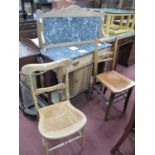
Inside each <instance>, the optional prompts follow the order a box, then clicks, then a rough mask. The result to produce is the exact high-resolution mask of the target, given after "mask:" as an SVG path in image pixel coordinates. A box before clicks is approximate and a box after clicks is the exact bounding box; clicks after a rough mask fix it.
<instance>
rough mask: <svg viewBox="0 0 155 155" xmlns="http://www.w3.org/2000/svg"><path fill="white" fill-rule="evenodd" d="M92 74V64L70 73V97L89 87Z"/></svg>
mask: <svg viewBox="0 0 155 155" xmlns="http://www.w3.org/2000/svg"><path fill="white" fill-rule="evenodd" d="M91 76H92V65H89V66H86V67H84V68H81V69H79V70H76V71H73V72H71V73H70V74H69V89H70V97H74V96H76V95H78V94H79V93H81V92H84V91H85V90H88V89H89V84H90V80H91Z"/></svg>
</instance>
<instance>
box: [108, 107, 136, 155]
mask: <svg viewBox="0 0 155 155" xmlns="http://www.w3.org/2000/svg"><path fill="white" fill-rule="evenodd" d="M134 122H135V105H134V106H133V109H132V113H131V117H130V120H129V122H128V124H127V127H126V128H125V130H124V133H123V135H122V136H121V137H120V139H119V140H118V142H117V143H116V144H115V145H114V146H113V148H112V150H111V153H113V154H114V153H115V152H116V151H119V147H120V146H121V145H122V143H123V142H124V141H125V140H126V138H127V136H128V135H129V134H130V132H131V131H132V128H133V125H134Z"/></svg>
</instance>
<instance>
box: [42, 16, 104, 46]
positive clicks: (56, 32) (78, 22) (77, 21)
mask: <svg viewBox="0 0 155 155" xmlns="http://www.w3.org/2000/svg"><path fill="white" fill-rule="evenodd" d="M43 25H44V38H45V43H46V44H58V43H66V42H80V41H86V40H95V39H96V38H98V37H99V33H100V30H101V26H102V20H101V17H46V18H44V20H43Z"/></svg>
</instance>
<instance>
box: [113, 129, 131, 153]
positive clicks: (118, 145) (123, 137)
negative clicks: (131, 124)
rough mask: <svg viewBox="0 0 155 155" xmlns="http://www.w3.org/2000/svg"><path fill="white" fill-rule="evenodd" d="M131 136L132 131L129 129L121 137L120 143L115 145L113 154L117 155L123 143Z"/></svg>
mask: <svg viewBox="0 0 155 155" xmlns="http://www.w3.org/2000/svg"><path fill="white" fill-rule="evenodd" d="M129 134H130V129H127V130H125V131H124V133H123V135H122V136H121V137H120V139H119V141H118V142H117V143H116V144H115V145H114V147H113V148H112V150H111V153H113V154H114V153H115V152H116V151H119V147H120V146H121V145H122V143H123V142H124V141H125V140H126V138H127V137H128V135H129Z"/></svg>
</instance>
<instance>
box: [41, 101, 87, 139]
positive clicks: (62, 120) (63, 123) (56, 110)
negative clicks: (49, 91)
mask: <svg viewBox="0 0 155 155" xmlns="http://www.w3.org/2000/svg"><path fill="white" fill-rule="evenodd" d="M39 116H40V120H39V132H40V134H41V135H42V136H43V137H44V138H47V139H60V138H64V137H67V136H70V135H72V134H75V133H77V132H78V131H80V130H81V129H82V128H83V127H84V126H85V124H86V122H87V119H86V117H85V115H84V114H83V113H82V112H81V111H79V110H78V109H76V108H75V107H73V106H72V105H71V103H70V102H69V101H64V102H60V103H56V104H54V105H50V106H46V107H44V108H41V109H39Z"/></svg>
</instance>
